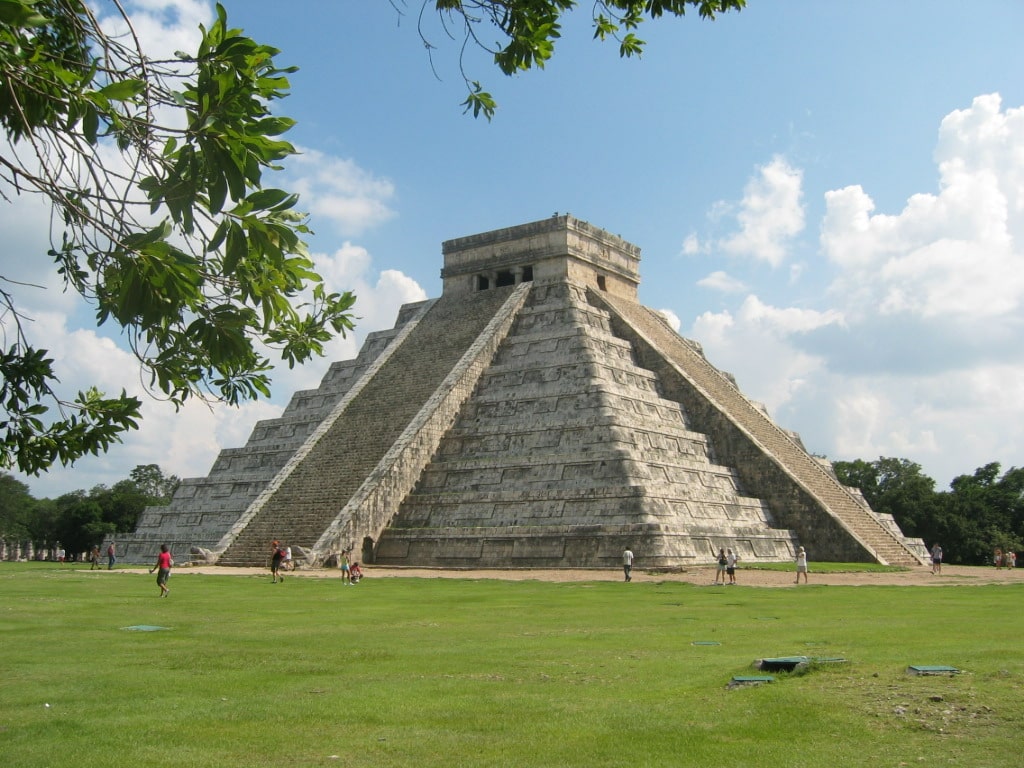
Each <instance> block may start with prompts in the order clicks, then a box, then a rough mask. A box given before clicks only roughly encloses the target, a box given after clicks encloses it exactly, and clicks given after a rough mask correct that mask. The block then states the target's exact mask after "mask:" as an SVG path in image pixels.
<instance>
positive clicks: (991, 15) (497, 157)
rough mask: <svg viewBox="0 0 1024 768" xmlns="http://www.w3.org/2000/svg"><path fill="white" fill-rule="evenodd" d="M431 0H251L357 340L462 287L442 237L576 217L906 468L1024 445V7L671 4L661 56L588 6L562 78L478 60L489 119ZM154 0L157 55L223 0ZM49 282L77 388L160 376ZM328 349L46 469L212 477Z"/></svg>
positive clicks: (795, 424) (28, 249)
mask: <svg viewBox="0 0 1024 768" xmlns="http://www.w3.org/2000/svg"><path fill="white" fill-rule="evenodd" d="M395 2H396V3H399V0H395ZM408 2H409V5H408V6H405V7H404V10H405V13H404V15H400V13H399V12H398V11H397V10H396V8H395V6H394V5H393V4H392V3H391V2H388V0H363V1H362V2H359V3H356V2H351V0H350V1H349V2H326V1H322V2H314V1H313V0H299V1H298V2H294V3H292V4H290V5H288V6H286V7H285V6H282V4H281V3H271V2H268V1H266V0H244V2H241V1H239V0H226V2H225V3H224V4H225V6H226V8H227V10H228V15H229V19H230V20H231V21H232V23H233V24H235V25H237V26H240V27H242V28H244V29H245V31H246V32H247V33H248V34H250V35H251V36H253V37H255V38H256V39H257V40H260V41H261V42H266V43H269V44H272V45H274V46H276V47H278V48H280V49H281V50H282V53H281V55H280V57H279V62H280V63H282V64H294V65H297V66H298V67H300V70H299V72H297V73H296V74H295V75H294V76H293V77H292V86H293V89H292V90H293V92H292V96H291V97H289V98H288V99H287V100H285V101H284V102H282V103H281V105H280V106H279V108H278V109H279V111H280V112H281V113H283V114H287V115H289V116H291V117H294V118H295V119H297V120H298V126H297V127H296V128H295V129H294V130H293V131H292V132H291V133H290V134H289V138H290V139H291V140H292V141H293V142H294V143H295V144H297V145H299V146H300V147H302V149H303V155H302V157H300V158H298V159H297V160H296V162H294V163H291V164H289V167H288V169H287V171H286V172H285V174H284V176H285V177H286V183H287V184H289V185H291V186H292V187H294V188H295V189H298V190H299V191H301V192H302V206H303V207H304V208H305V209H307V210H309V211H311V212H312V214H313V220H312V224H313V228H314V229H315V230H316V235H315V237H314V238H312V240H311V245H312V248H313V250H314V252H315V253H316V254H317V260H318V263H319V265H320V267H321V270H322V272H323V274H324V275H325V277H326V278H327V280H328V282H329V283H330V285H331V287H333V288H335V289H342V288H344V289H354V290H355V291H356V292H357V293H358V295H359V297H360V300H359V304H358V305H357V310H356V311H357V314H358V315H360V316H361V317H362V320H361V321H360V326H359V329H358V332H357V333H356V334H355V335H354V336H353V337H350V338H349V339H344V340H338V341H336V342H335V343H333V345H332V348H331V358H333V359H344V358H348V357H352V356H353V355H354V354H355V352H356V351H357V350H358V347H359V344H360V343H361V341H362V338H363V337H364V336H365V333H366V332H368V331H372V330H375V329H379V328H382V327H390V326H391V325H392V324H393V322H394V318H395V315H396V312H397V309H398V307H399V306H400V305H401V304H402V303H403V302H406V301H413V300H418V299H421V298H424V297H427V296H437V295H438V294H439V293H440V288H441V284H440V278H439V272H440V268H441V256H440V251H441V242H442V241H444V240H447V239H451V238H455V237H461V236H464V235H469V234H474V233H477V232H483V231H487V230H491V229H495V228H499V227H506V226H512V225H515V224H520V223H525V222H528V221H533V220H536V219H541V218H545V217H547V216H550V215H551V214H552V213H554V212H562V213H565V212H568V213H572V214H573V215H574V216H577V217H578V218H581V219H584V220H586V221H589V222H590V223H592V224H594V225H596V226H599V227H603V228H605V229H607V230H609V231H611V232H614V233H616V234H619V235H621V236H623V237H624V238H626V239H627V240H629V241H630V242H632V243H635V244H636V245H638V246H640V248H641V249H642V261H641V278H642V283H641V286H640V298H641V300H642V301H643V303H644V304H646V305H648V306H651V307H654V308H656V309H660V310H664V311H665V312H666V314H667V315H668V316H669V317H670V318H671V319H672V320H673V322H674V323H676V324H677V327H678V329H679V331H680V333H682V334H683V335H684V336H687V337H689V338H694V339H696V340H697V341H699V342H700V343H701V344H702V345H703V346H704V349H705V352H706V354H707V356H708V358H709V359H710V360H711V362H712V363H713V364H715V365H717V366H718V367H720V368H722V369H724V370H727V371H730V372H732V373H733V374H734V375H735V376H736V378H737V380H738V382H739V384H740V387H741V389H742V390H743V391H744V392H745V393H746V394H747V395H748V396H749V397H751V398H753V399H755V400H758V401H761V402H763V403H764V404H765V405H766V406H767V407H768V409H769V412H770V413H771V414H772V415H773V416H774V417H775V419H776V421H777V422H778V423H779V424H780V425H781V426H783V427H785V428H787V429H792V430H795V431H797V432H799V433H800V434H801V435H802V437H803V440H804V443H805V445H806V446H807V448H808V449H809V450H810V451H812V452H814V453H817V454H822V455H826V456H828V457H830V458H832V459H845V460H849V459H854V458H864V459H868V460H873V459H875V458H878V457H879V456H898V457H901V458H908V459H910V460H912V461H916V462H918V463H920V464H921V465H922V467H923V469H924V471H925V472H926V473H927V474H928V475H930V476H931V477H933V478H934V479H935V480H936V481H937V485H938V487H939V488H940V489H942V488H945V487H946V486H947V485H948V483H949V481H950V480H951V479H952V478H953V477H954V476H955V475H958V474H965V473H971V472H973V471H974V469H975V468H977V467H979V466H982V465H984V464H987V463H988V462H991V461H998V462H1000V463H1002V464H1003V469H1004V470H1005V469H1008V468H1009V467H1010V466H1020V465H1021V464H1024V429H1022V428H1021V426H1020V425H1021V424H1022V423H1024V346H1022V344H1021V339H1022V338H1024V333H1022V331H1024V301H1022V299H1024V46H1021V44H1020V39H1021V35H1022V33H1024V4H1022V3H1019V2H1016V0H1002V1H1000V0H987V1H986V0H983V1H981V2H977V3H973V4H964V3H959V2H948V1H947V0H930V1H929V2H923V1H917V0H903V1H901V2H899V3H893V2H891V1H890V2H882V1H880V0H862V1H860V2H853V1H852V0H850V1H849V2H844V1H841V0H836V1H834V2H827V3H823V2H817V1H816V2H811V1H810V0H803V1H801V0H791V1H790V2H785V3H778V2H769V0H750V1H749V5H748V7H747V9H746V10H744V11H742V12H741V13H738V14H736V13H733V14H727V15H725V16H721V17H719V19H718V20H717V21H715V22H705V21H701V20H700V19H699V17H697V16H696V15H693V16H687V17H686V18H685V19H682V20H674V19H670V20H664V19H663V20H660V21H657V22H651V23H648V24H647V25H645V27H644V28H643V29H642V31H641V37H643V38H644V39H645V40H647V43H648V46H647V51H646V53H645V54H644V56H643V57H642V58H641V59H639V60H621V59H619V57H618V53H617V49H616V47H615V45H614V44H608V43H605V44H601V43H598V42H596V41H592V40H591V29H590V22H589V19H588V18H587V10H588V8H589V6H588V5H587V4H583V7H582V9H581V10H580V11H578V12H577V13H575V14H574V15H573V16H572V17H571V19H570V20H569V21H568V23H567V24H566V29H565V31H564V34H563V39H562V40H561V41H560V42H559V43H558V46H557V48H556V54H555V56H554V58H553V59H552V61H551V62H550V63H549V65H548V67H547V68H546V69H545V70H543V71H536V72H529V73H525V74H523V75H520V76H517V77H514V78H506V77H504V76H502V75H501V74H500V73H499V72H498V70H497V69H496V68H495V67H494V66H493V65H492V64H491V63H490V62H489V61H488V57H487V56H486V54H484V53H482V52H478V51H472V50H471V51H470V52H469V53H468V54H467V56H466V57H465V59H464V60H463V65H464V66H465V68H466V69H467V71H468V74H469V75H470V76H471V77H472V78H473V79H478V80H480V81H482V82H483V84H484V86H485V87H486V88H488V89H489V90H490V91H491V92H492V93H493V94H494V95H495V97H496V98H497V100H498V102H499V110H498V113H497V115H496V117H495V119H494V120H493V121H492V122H490V123H488V122H487V121H485V120H482V119H480V120H474V119H472V118H471V117H469V116H466V115H463V114H462V110H461V108H460V106H459V103H460V102H461V101H462V99H463V98H464V95H465V94H464V85H463V82H462V78H461V75H460V73H459V41H458V40H451V39H449V38H448V37H446V36H445V33H444V31H443V29H442V28H441V27H440V25H439V24H438V22H437V20H436V17H435V16H431V15H430V14H429V13H428V14H427V15H426V17H425V28H424V32H425V34H426V35H427V36H428V38H429V39H430V41H431V42H433V43H434V44H435V45H436V46H437V49H436V50H435V51H434V52H433V66H432V65H431V59H430V58H428V56H427V53H426V49H425V47H424V45H423V43H422V41H421V40H420V37H419V31H418V30H417V15H418V11H419V6H418V4H417V3H416V0H408ZM100 6H101V7H102V6H103V3H100ZM128 7H129V8H130V9H132V10H133V12H134V13H135V16H134V18H135V19H136V21H137V26H138V27H139V29H140V30H141V31H142V33H143V34H144V35H145V36H147V37H148V39H150V40H152V41H153V43H152V45H153V46H154V49H157V48H159V47H161V46H162V47H165V48H170V49H171V50H173V48H174V47H184V45H185V42H184V41H186V40H187V39H188V37H189V35H190V34H191V30H193V29H195V26H196V24H197V23H200V22H203V21H206V20H208V19H209V18H210V15H211V13H212V6H211V5H210V4H208V3H205V2H200V1H199V0H145V2H141V0H140V1H139V2H129V3H128ZM402 7H403V6H401V5H399V8H402ZM282 8H286V10H282ZM435 73H436V75H435ZM33 217H35V218H33ZM32 221H36V222H37V223H39V225H40V226H37V227H32V226H29V224H28V222H32ZM0 226H2V227H3V231H4V232H5V233H7V238H5V239H7V241H8V245H7V247H5V249H4V250H3V252H2V254H0V275H6V276H8V277H10V276H12V275H14V276H21V277H25V276H27V275H26V274H25V272H24V270H26V269H28V267H26V266H25V264H26V263H29V264H35V265H39V264H42V267H45V266H46V265H45V262H46V259H45V257H41V256H40V255H39V254H41V253H45V245H40V241H39V235H40V231H41V227H43V226H45V216H43V215H42V213H41V212H40V211H39V210H38V206H36V207H35V208H33V206H32V203H31V202H30V201H24V200H19V201H17V202H16V203H15V204H13V205H8V206H4V207H3V208H0ZM26 260H28V261H26ZM39 269H40V267H38V266H37V267H36V268H34V269H32V270H31V271H32V273H33V274H32V275H31V276H32V277H34V278H35V279H36V280H40V279H42V278H41V276H42V274H43V273H42V272H40V271H39ZM19 270H21V271H19ZM51 284H52V281H51ZM24 301H25V307H26V308H28V309H31V310H32V311H33V312H34V314H35V316H36V317H37V323H36V330H35V331H34V332H35V333H36V334H37V335H38V338H39V339H40V340H41V341H40V343H42V344H44V345H45V346H48V347H49V348H50V350H51V353H52V354H53V355H54V356H55V358H56V359H57V362H58V366H59V370H60V371H61V375H62V378H63V380H64V382H65V383H66V384H68V385H69V386H85V385H87V384H89V383H99V384H100V385H101V386H102V387H103V388H105V389H107V390H108V391H116V390H120V388H121V387H127V388H128V389H129V390H130V391H136V390H138V389H139V382H138V379H139V377H138V374H137V367H136V366H134V365H133V363H132V360H131V358H130V357H129V356H128V355H126V354H125V353H124V351H123V350H122V349H121V348H120V347H119V345H118V342H117V339H116V338H112V337H110V336H109V335H108V332H106V331H104V332H103V333H99V332H97V331H96V330H95V329H94V328H93V327H92V326H90V325H89V318H90V316H91V313H90V312H89V311H87V310H86V311H83V309H82V308H81V307H80V306H79V305H77V304H76V303H75V302H74V300H73V298H72V297H68V296H66V295H64V294H62V293H61V292H60V289H59V287H56V286H55V285H53V287H51V289H50V290H48V291H39V292H35V293H33V294H32V295H27V296H25V299H24ZM328 363H329V360H323V361H318V362H317V363H314V364H311V365H307V366H305V367H304V368H303V369H301V370H298V371H287V370H286V369H285V370H282V371H280V372H279V374H278V375H277V376H276V378H275V393H274V394H275V396H274V398H273V399H272V400H271V401H270V402H261V403H256V404H249V405H246V406H244V407H242V408H239V409H228V408H225V407H214V408H212V409H210V408H207V407H205V406H203V405H201V404H194V405H192V406H189V407H188V408H186V409H185V410H184V411H182V412H181V413H178V414H175V413H174V411H173V409H170V408H167V407H165V406H164V404H161V403H156V402H152V401H150V402H147V403H146V405H145V409H144V417H145V421H144V425H143V428H142V430H141V431H140V432H139V433H138V434H135V435H132V436H130V437H128V438H127V439H126V440H125V443H124V444H123V445H122V446H118V447H115V448H114V449H113V450H111V451H110V453H109V454H107V455H106V456H103V457H98V458H89V459H84V460H82V461H80V462H79V463H78V465H76V466H75V467H74V468H71V469H54V470H52V471H51V472H49V473H48V474H47V475H46V476H44V477H41V478H25V477H22V478H21V479H23V480H25V481H26V482H27V483H28V484H29V486H30V488H31V489H32V491H33V493H34V494H35V495H37V496H55V495H57V494H59V493H62V492H65V491H68V490H72V489H76V488H85V489H88V488H90V487H92V486H94V485H96V484H98V483H104V484H108V485H109V484H112V483H114V482H117V481H118V480H120V479H123V478H124V477H126V476H127V474H128V472H129V471H130V470H131V469H132V467H134V466H135V465H136V464H145V463H157V464H159V465H160V466H161V467H162V468H163V469H164V471H165V472H168V473H173V474H177V475H179V476H182V477H191V476H202V475H205V474H206V473H207V471H208V470H209V467H210V466H211V465H212V463H213V460H214V459H215V457H216V453H217V450H219V448H225V447H232V446H239V445H242V444H244V442H245V440H246V439H247V437H248V434H249V431H250V430H251V428H252V425H253V424H254V423H255V421H256V420H257V419H260V418H270V417H273V416H275V415H277V414H278V413H280V411H281V410H282V409H283V407H284V405H285V404H286V403H287V400H288V398H289V396H290V395H291V393H292V392H293V391H295V390H296V389H300V388H312V387H315V386H316V385H317V383H318V382H319V379H320V377H321V376H322V374H323V373H324V371H325V370H326V367H327V365H328Z"/></svg>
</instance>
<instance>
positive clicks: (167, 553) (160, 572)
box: [149, 544, 174, 597]
mask: <svg viewBox="0 0 1024 768" xmlns="http://www.w3.org/2000/svg"><path fill="white" fill-rule="evenodd" d="M173 565H174V558H173V557H171V550H169V549H168V548H167V545H166V544H161V545H160V554H159V555H157V556H156V565H154V566H153V567H152V568H150V569H149V572H150V573H152V572H153V571H156V572H157V574H156V583H157V586H158V587H160V597H167V596H168V595H169V594H171V590H170V589H168V588H167V580H168V579H169V578H171V566H173Z"/></svg>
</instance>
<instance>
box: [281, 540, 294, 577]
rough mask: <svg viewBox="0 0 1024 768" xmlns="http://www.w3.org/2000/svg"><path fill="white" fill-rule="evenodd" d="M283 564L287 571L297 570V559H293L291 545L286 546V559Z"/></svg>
mask: <svg viewBox="0 0 1024 768" xmlns="http://www.w3.org/2000/svg"><path fill="white" fill-rule="evenodd" d="M281 565H282V566H283V567H284V569H285V570H286V571H293V570H295V561H294V560H292V548H291V547H290V546H288V547H285V548H284V561H283V562H282V563H281Z"/></svg>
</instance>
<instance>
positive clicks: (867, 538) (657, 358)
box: [590, 291, 923, 566]
mask: <svg viewBox="0 0 1024 768" xmlns="http://www.w3.org/2000/svg"><path fill="white" fill-rule="evenodd" d="M590 296H591V298H592V300H593V301H595V303H597V304H598V305H600V306H603V307H605V308H607V309H608V310H609V311H611V312H613V313H614V314H615V315H616V317H617V318H618V320H619V323H618V324H617V329H618V331H619V332H620V333H622V334H623V335H624V336H626V337H627V338H631V339H632V340H634V341H635V342H636V343H638V345H639V346H641V347H642V348H643V349H644V351H645V352H646V357H647V360H646V361H645V363H644V364H645V365H647V366H650V367H652V368H654V369H661V370H662V371H663V372H664V373H666V374H669V375H666V376H664V377H663V378H676V379H678V380H679V382H678V386H680V387H681V388H683V389H685V390H687V391H686V392H685V393H684V392H679V393H678V396H679V397H680V400H681V401H682V402H684V403H689V404H690V406H691V407H690V412H691V413H692V414H694V415H695V416H696V415H697V414H701V413H704V414H708V416H709V417H708V418H705V419H702V420H701V422H702V423H701V425H700V427H698V428H700V429H702V431H706V432H708V433H713V434H719V435H723V434H724V433H725V431H726V429H725V427H724V425H723V422H724V421H728V422H731V425H730V426H731V430H729V431H732V432H734V433H735V437H734V439H733V440H732V443H733V444H735V443H746V445H742V446H741V447H738V448H734V449H732V450H730V448H729V446H730V441H729V440H722V441H721V446H720V448H719V450H720V452H721V453H723V454H732V455H729V456H723V458H725V460H727V461H729V463H731V464H733V465H735V466H736V467H737V468H738V471H739V472H740V477H741V478H742V479H743V482H744V484H745V485H746V487H748V488H750V489H751V490H752V491H753V492H754V493H755V494H757V495H758V496H760V497H761V498H765V499H768V500H769V505H770V506H771V507H772V510H773V512H774V515H775V518H776V519H777V520H778V521H779V522H780V523H781V524H783V525H786V526H787V527H791V528H793V529H795V530H796V531H797V534H798V535H799V536H800V540H801V541H802V542H805V546H808V548H809V549H811V551H814V552H817V553H823V552H827V551H828V550H829V549H830V548H831V546H832V544H833V542H832V541H830V539H831V538H832V537H834V536H835V535H836V533H837V532H836V531H835V530H828V526H824V525H823V524H822V520H821V517H820V515H817V514H814V513H812V514H807V511H806V510H807V508H808V506H810V507H814V508H815V509H821V510H824V511H825V512H827V514H828V515H829V516H830V517H831V519H832V520H834V521H836V523H838V526H839V527H840V528H841V529H843V530H844V531H845V532H847V533H848V534H849V535H850V536H852V537H853V538H854V539H855V540H856V541H857V542H859V543H860V544H862V545H863V547H864V548H865V550H866V553H867V554H869V555H870V556H871V559H874V560H877V561H878V562H880V563H882V564H888V565H907V566H909V565H921V564H923V560H922V558H921V556H920V554H919V553H918V551H917V550H916V549H915V548H914V547H913V544H912V542H908V540H906V539H903V538H901V537H897V536H896V535H894V534H893V532H892V531H891V530H890V529H889V528H888V527H887V526H886V525H884V524H883V523H882V522H881V521H880V520H879V518H878V516H877V515H875V514H874V513H873V512H872V511H871V510H870V509H869V508H867V507H866V506H865V505H864V504H863V503H862V502H861V501H860V500H859V499H858V497H857V496H855V495H853V494H852V493H851V492H850V490H849V489H847V488H846V487H845V486H843V485H842V484H841V483H840V482H839V481H838V480H837V479H836V477H835V476H834V475H833V474H832V473H831V472H829V471H827V470H826V469H825V468H824V467H823V466H822V465H821V464H820V463H819V462H818V461H816V460H815V459H814V458H813V457H811V456H810V454H808V453H807V451H806V450H804V449H803V447H802V446H800V445H799V444H798V443H797V442H796V441H795V440H794V439H793V438H792V437H791V436H790V435H789V434H788V433H787V432H785V431H783V430H782V429H780V428H779V427H778V426H777V425H776V424H775V423H774V422H773V421H771V419H769V418H768V417H767V416H766V415H765V414H764V412H763V411H762V410H760V409H759V408H757V407H756V406H755V405H754V404H752V403H751V402H750V401H749V400H748V399H747V398H746V397H744V396H743V394H742V393H741V392H740V391H739V389H738V388H737V387H736V386H735V384H734V383H733V382H732V381H731V380H730V379H729V378H728V377H726V376H725V375H724V374H722V372H721V371H719V370H718V369H717V368H715V367H714V366H712V365H711V364H710V363H709V362H708V361H707V359H706V358H705V357H704V355H703V354H702V353H701V352H700V351H698V349H697V348H696V347H695V346H694V345H693V344H692V343H690V342H687V341H686V340H685V339H683V338H682V337H681V336H679V335H678V334H677V333H675V331H673V330H672V328H671V327H670V326H669V325H668V323H667V322H666V321H665V320H664V318H663V317H662V316H661V315H660V314H658V313H657V312H654V311H653V310H651V309H648V308H647V307H644V306H643V305H641V304H639V303H637V302H632V301H628V300H625V299H621V298H619V297H612V296H609V295H607V294H603V293H599V292H597V291H591V292H590ZM652 358H654V359H652ZM667 368H671V372H668V371H666V370H665V369H667ZM697 402H699V403H700V405H699V406H698V405H696V403H697ZM752 452H753V453H756V454H758V455H759V456H760V457H761V458H759V459H758V460H756V461H751V460H750V454H751V453H752ZM766 462H770V463H771V464H774V465H775V467H777V470H776V471H775V472H764V464H765V463H766ZM765 474H768V475H775V477H768V478H766V477H763V476H762V475H765ZM778 475H783V476H785V477H786V478H789V479H791V481H792V483H793V484H794V486H795V487H791V488H784V489H783V490H781V492H780V490H779V489H778V487H777V486H778V485H779V483H778V481H777V477H778ZM773 481H774V482H773ZM782 485H783V486H784V485H786V484H785V483H783V484H782ZM801 513H802V514H801ZM808 523H809V524H808ZM812 547H813V549H812ZM818 556H820V554H819V555H818ZM844 559H851V560H855V559H862V558H849V557H847V558H844Z"/></svg>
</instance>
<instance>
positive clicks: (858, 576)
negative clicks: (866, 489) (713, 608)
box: [116, 563, 1024, 587]
mask: <svg viewBox="0 0 1024 768" xmlns="http://www.w3.org/2000/svg"><path fill="white" fill-rule="evenodd" d="M145 571H146V569H144V568H118V569H117V571H116V572H117V573H128V572H143V573H144V572H145ZM175 572H176V573H178V574H188V573H196V574H208V575H220V576H225V575H226V576H267V577H268V578H269V576H270V572H269V570H268V569H266V568H222V567H217V566H181V567H178V568H175ZM364 572H365V574H366V577H367V578H370V579H379V578H419V579H504V580H507V581H523V580H528V579H535V580H537V581H551V582H564V581H621V580H622V573H621V571H611V570H600V569H539V568H538V569H516V570H450V569H440V568H375V567H373V566H366V567H365V568H364ZM288 577H289V578H292V577H295V578H304V579H308V578H321V579H324V578H339V576H338V571H337V569H323V568H318V569H310V570H301V569H300V570H297V571H294V572H292V573H290V574H288ZM793 578H794V574H793V573H792V572H787V571H761V570H753V569H744V568H740V569H739V570H738V571H737V572H736V581H737V583H738V585H740V586H746V587H795V586H796V585H795V584H794V583H793ZM714 580H715V569H714V568H713V567H697V568H692V569H688V570H685V571H680V572H677V573H646V572H645V571H644V570H643V569H642V568H636V567H634V569H633V581H634V582H645V581H647V582H659V581H683V582H689V583H691V584H701V585H706V586H710V585H712V584H713V583H714ZM1020 582H1024V568H1016V569H1010V570H998V571H997V570H996V569H995V568H985V567H977V566H962V565H945V566H943V567H942V574H941V575H933V574H932V572H931V568H929V567H923V566H922V567H920V568H913V569H910V570H907V571H898V572H891V573H859V572H848V573H815V571H814V565H813V563H812V564H811V573H810V584H811V585H814V584H830V585H836V586H840V585H846V586H851V585H852V586H857V585H865V584H867V585H872V584H873V585H883V584H889V585H898V586H963V585H977V584H1007V583H1014V584H1016V583H1020ZM800 586H801V587H802V586H803V585H802V584H801V585H800Z"/></svg>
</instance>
